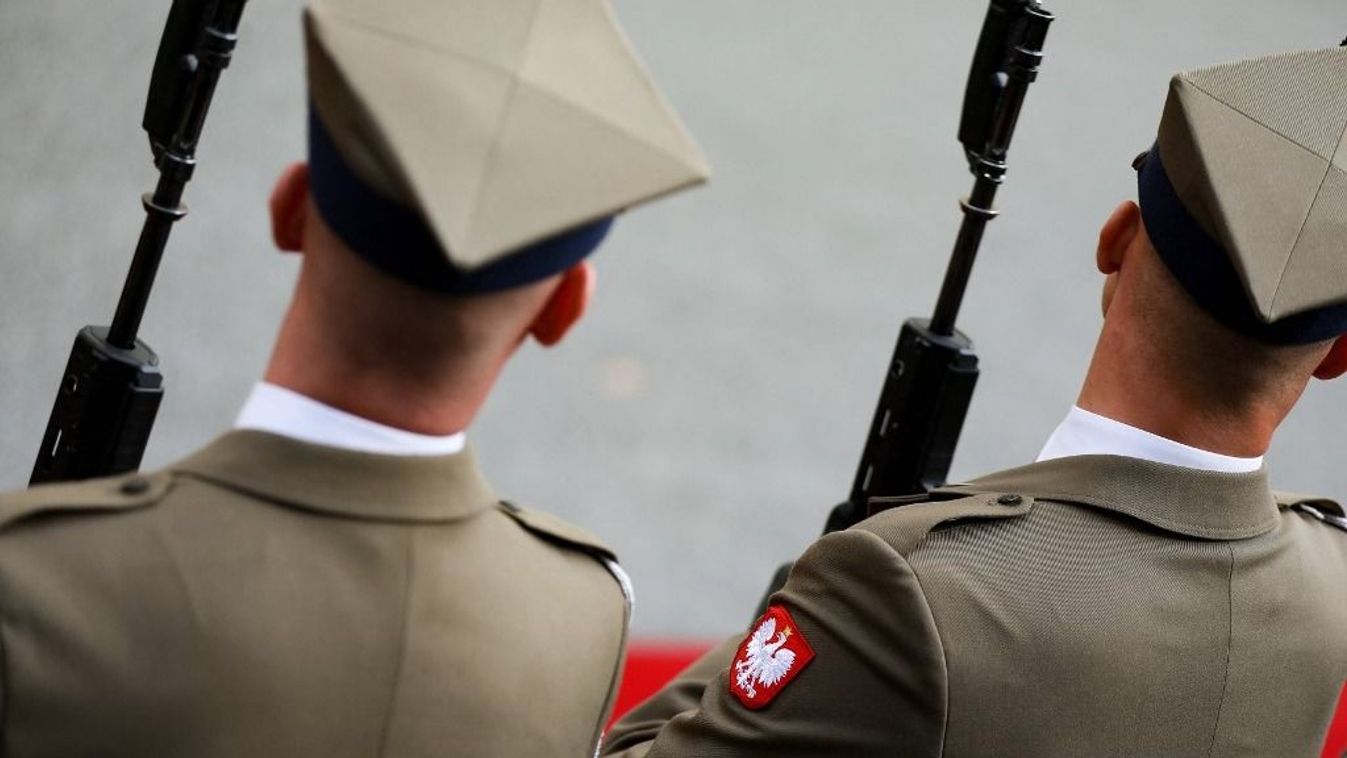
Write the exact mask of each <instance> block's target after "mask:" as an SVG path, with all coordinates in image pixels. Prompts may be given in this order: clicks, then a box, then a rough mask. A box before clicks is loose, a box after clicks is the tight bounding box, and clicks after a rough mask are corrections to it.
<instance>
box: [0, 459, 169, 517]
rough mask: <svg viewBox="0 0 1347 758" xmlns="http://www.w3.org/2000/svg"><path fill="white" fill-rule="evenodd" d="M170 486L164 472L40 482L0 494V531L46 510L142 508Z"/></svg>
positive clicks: (57, 511)
mask: <svg viewBox="0 0 1347 758" xmlns="http://www.w3.org/2000/svg"><path fill="white" fill-rule="evenodd" d="M172 486H173V475H172V474H170V473H168V472H160V473H157V474H125V475H122V476H116V477H109V478H106V479H91V480H88V481H83V482H63V483H59V484H44V485H40V486H37V487H33V488H31V489H27V490H23V491H22V492H14V493H10V494H7V495H3V496H0V530H3V529H6V528H8V527H10V526H13V525H14V524H16V523H18V522H20V521H23V520H25V519H28V518H32V517H34V516H39V515H45V514H50V513H77V512H85V511H91V512H96V511H125V510H132V509H135V508H143V507H145V506H148V505H152V504H153V503H155V502H157V501H158V500H159V499H160V498H162V497H163V496H164V495H165V494H166V493H167V492H168V490H169V489H170V488H171V487H172Z"/></svg>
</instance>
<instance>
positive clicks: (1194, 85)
mask: <svg viewBox="0 0 1347 758" xmlns="http://www.w3.org/2000/svg"><path fill="white" fill-rule="evenodd" d="M1180 80H1181V81H1182V82H1183V83H1184V84H1187V85H1189V86H1191V87H1192V88H1193V89H1195V90H1197V91H1198V92H1201V93H1202V94H1204V95H1206V96H1207V97H1208V98H1210V99H1211V100H1213V101H1214V102H1216V103H1218V104H1220V105H1222V106H1224V107H1225V108H1227V109H1229V110H1232V111H1234V112H1235V113H1238V114H1239V115H1241V116H1243V117H1245V118H1247V119H1249V120H1250V121H1252V122H1254V123H1255V124H1258V125H1259V126H1261V127H1263V128H1264V129H1267V130H1268V131H1270V132H1272V133H1273V134H1276V135H1277V136H1278V137H1281V138H1282V139H1284V140H1286V141H1287V142H1290V143H1291V144H1292V145H1295V146H1296V147H1298V148H1300V149H1301V150H1304V151H1305V152H1307V153H1309V154H1310V155H1313V156H1314V157H1315V158H1318V159H1319V160H1327V161H1328V162H1329V163H1332V162H1333V159H1332V158H1324V157H1323V156H1322V155H1320V154H1319V153H1317V152H1315V151H1314V149H1313V148H1310V147H1309V146H1308V145H1306V144H1305V143H1303V142H1301V141H1300V140H1298V139H1295V138H1294V137H1291V136H1290V135H1288V134H1284V133H1282V131H1281V130H1280V129H1277V128H1275V127H1273V126H1272V125H1270V124H1268V123H1266V122H1265V121H1263V119H1260V118H1258V117H1256V116H1253V115H1251V114H1250V113H1248V112H1247V111H1245V110H1244V109H1243V108H1239V107H1236V106H1235V105H1233V104H1231V103H1228V102H1226V101H1224V100H1222V99H1221V98H1219V97H1217V96H1216V95H1215V94H1213V93H1212V92H1211V91H1209V90H1208V89H1206V88H1205V87H1203V86H1202V85H1200V84H1198V83H1197V82H1194V81H1193V80H1191V79H1185V78H1180Z"/></svg>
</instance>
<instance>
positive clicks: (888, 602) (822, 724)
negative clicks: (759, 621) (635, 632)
mask: <svg viewBox="0 0 1347 758" xmlns="http://www.w3.org/2000/svg"><path fill="white" fill-rule="evenodd" d="M772 607H773V608H781V609H784V611H785V612H786V613H787V614H788V616H789V617H790V618H791V619H793V621H794V624H795V626H796V627H798V632H797V633H798V634H799V635H800V636H802V637H803V638H804V641H805V642H807V644H808V647H809V649H810V650H812V653H813V657H812V658H810V659H809V660H808V661H807V663H805V665H804V666H803V667H802V668H801V669H800V670H799V672H798V673H797V674H795V675H794V676H793V677H791V678H790V679H788V680H787V681H786V682H785V683H784V684H783V685H781V686H780V687H779V689H778V690H777V691H776V692H774V696H773V699H772V700H771V701H770V702H769V703H768V704H767V705H766V706H765V707H761V708H759V709H756V710H754V709H749V708H747V707H746V706H744V705H743V703H742V702H741V701H740V699H739V698H738V697H736V695H735V694H733V693H732V692H731V689H730V667H731V663H732V661H733V658H734V656H735V654H736V652H737V649H736V648H734V647H731V646H730V645H728V644H727V645H723V646H722V647H720V648H718V649H717V650H716V651H714V652H713V653H712V654H710V655H708V656H706V657H704V658H703V659H702V660H701V661H699V662H698V663H697V664H694V666H693V667H692V668H691V669H689V670H688V671H687V672H685V674H684V675H682V676H680V677H679V678H678V679H677V680H675V682H674V683H672V684H671V685H669V687H667V688H666V689H665V691H664V692H662V693H660V694H659V695H657V696H656V697H655V698H653V699H652V700H651V701H649V702H648V703H646V704H645V705H644V706H642V708H641V709H639V710H638V711H636V712H634V713H633V714H631V715H630V716H628V717H627V718H626V719H624V720H623V721H622V723H621V724H619V725H618V727H617V728H616V729H615V730H614V734H613V738H612V740H611V741H610V742H609V745H608V752H606V753H605V755H609V756H622V757H623V758H673V757H674V756H693V755H695V756H699V758H721V757H722V756H763V757H764V758H765V757H766V756H771V757H772V758H790V757H791V756H839V755H845V756H848V757H849V758H864V757H866V756H876V757H878V756H885V758H889V757H891V756H894V755H902V756H914V757H915V756H930V757H932V758H934V757H935V756H938V755H939V754H940V751H941V743H942V741H943V736H944V728H945V716H946V702H947V681H948V680H947V676H946V671H945V662H944V652H943V649H942V647H941V644H940V638H939V635H938V633H937V631H936V627H935V621H934V619H933V617H932V615H931V611H930V608H929V607H928V605H927V603H926V599H925V596H924V595H923V593H922V590H921V586H920V584H919V582H918V580H917V577H916V575H915V574H914V573H913V571H912V568H911V566H909V565H908V563H907V561H906V560H905V559H904V558H903V557H902V556H901V555H899V553H898V552H897V551H896V550H894V549H893V548H892V547H890V546H889V545H888V543H886V542H884V541H883V540H882V539H880V538H879V537H877V536H876V535H874V534H872V533H870V532H867V531H862V530H850V531H846V532H839V533H837V534H832V535H829V536H827V537H824V538H823V539H821V540H819V541H818V542H817V543H815V545H814V546H813V547H812V548H810V550H809V551H808V552H806V553H805V554H804V556H803V557H801V558H800V560H799V561H798V562H797V563H796V564H795V568H794V569H793V570H792V572H791V575H790V579H789V580H788V581H787V582H786V586H785V587H784V588H783V589H782V590H781V591H780V592H778V593H777V594H776V595H774V596H773V597H772ZM712 668H716V669H719V671H718V672H717V673H716V674H714V676H713V675H712V674H711V673H710V669H712ZM698 696H699V697H700V699H699V700H698V702H697V705H696V707H695V708H690V707H689V706H690V705H691V703H692V702H693V700H694V698H698ZM661 724H662V727H661V726H660V725H661ZM652 736H653V740H652V739H651V738H652Z"/></svg>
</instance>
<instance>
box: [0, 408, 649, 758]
mask: <svg viewBox="0 0 1347 758" xmlns="http://www.w3.org/2000/svg"><path fill="white" fill-rule="evenodd" d="M611 560H612V556H611V555H610V554H609V553H608V552H607V551H606V550H605V549H604V548H603V547H602V546H601V545H599V544H597V543H596V542H594V541H593V539H592V538H590V537H588V536H586V535H584V534H583V533H581V532H578V531H576V530H574V529H571V528H570V527H567V526H565V525H563V524H561V523H560V522H558V521H556V520H554V519H551V518H549V517H545V516H542V515H540V514H536V513H531V512H526V511H522V510H520V509H517V508H514V507H512V506H506V505H503V504H501V503H500V502H499V501H498V500H497V499H496V497H495V496H494V495H493V494H492V492H491V490H490V488H489V487H488V486H487V484H486V483H485V481H484V480H483V479H482V477H481V476H480V475H479V473H478V471H477V469H476V467H475V465H474V463H473V459H472V457H471V455H470V454H469V453H463V454H459V455H454V456H447V457H438V458H408V457H393V456H379V455H368V454H362V453H354V452H347V451H342V450H337V449H333V448H327V447H320V446H315V445H309V444H305V443H302V442H296V441H293V440H289V439H286V438H284V437H279V436H274V435H270V434H265V433H261V432H251V431H244V432H233V433H230V434H227V435H225V436H224V437H222V438H221V439H219V440H218V441H216V442H215V443H214V444H212V445H211V446H209V447H208V448H206V449H205V450H204V451H203V452H201V453H199V454H197V455H195V456H194V457H192V458H189V459H188V460H186V461H183V462H181V463H178V464H176V465H174V466H172V467H170V468H169V469H168V470H166V471H164V472H162V473H157V474H153V475H149V476H146V477H122V478H117V479H105V480H97V481H91V482H86V483H80V484H74V485H56V486H48V487H40V488H37V489H33V490H29V491H27V492H24V493H19V494H14V495H8V496H5V497H3V498H0V643H3V680H2V681H3V683H2V685H0V690H2V691H3V724H2V725H0V726H2V727H3V747H4V751H3V755H4V756H6V758H28V757H29V756H62V757H63V758H70V757H72V756H100V757H103V756H137V757H139V758H148V757H149V756H173V757H175V758H176V757H180V756H189V757H193V756H211V757H213V756H287V757H289V756H314V757H315V758H319V757H321V758H340V757H342V756H359V757H360V758H368V757H370V756H471V757H472V758H482V757H489V756H510V757H512V758H513V757H514V756H562V757H564V758H574V757H575V756H587V755H592V754H593V751H594V749H595V745H596V743H597V741H598V736H599V729H600V728H601V725H602V723H603V721H604V719H605V716H606V714H607V712H608V710H609V708H610V705H611V702H610V699H611V696H612V691H613V686H614V680H615V678H616V676H617V672H618V668H619V663H620V659H621V655H622V650H623V645H624V641H625V634H626V621H627V614H628V603H627V600H626V597H625V592H624V588H623V587H622V586H620V584H619V581H618V580H617V579H616V578H615V574H614V573H611V572H610V570H609V568H608V567H607V566H606V565H605V564H606V563H607V562H610V561H611Z"/></svg>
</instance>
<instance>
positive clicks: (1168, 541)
mask: <svg viewBox="0 0 1347 758" xmlns="http://www.w3.org/2000/svg"><path fill="white" fill-rule="evenodd" d="M934 500H935V501H933V502H927V503H923V504H916V505H906V506H905V507H901V508H893V509H892V510H887V511H884V512H882V513H879V514H878V515H876V516H874V517H872V518H871V519H869V520H868V521H866V522H864V523H862V524H860V525H859V526H857V527H856V528H854V529H851V530H849V531H845V532H841V533H837V534H833V535H830V536H827V537H825V538H823V539H822V540H820V541H819V542H817V543H816V544H815V545H814V546H813V547H812V548H811V549H810V550H809V551H808V552H806V553H805V554H804V556H803V557H802V558H801V559H800V560H799V561H798V562H797V563H796V564H795V567H794V569H793V571H792V573H791V575H790V579H789V581H788V582H787V584H786V586H785V588H784V589H783V590H782V591H781V592H779V593H778V594H777V595H775V597H774V598H773V602H774V603H776V604H779V605H781V606H783V607H784V608H785V609H786V610H787V611H788V612H789V613H790V614H791V615H792V616H793V618H794V620H795V622H796V624H797V626H798V633H799V634H801V635H803V636H804V638H805V639H806V640H807V641H808V643H809V645H810V646H812V649H813V651H814V653H815V657H814V658H813V659H812V660H811V661H809V662H808V663H807V664H806V665H805V666H804V667H803V668H802V669H801V670H800V671H799V672H798V674H797V675H796V677H795V678H794V679H793V680H791V681H789V682H788V683H787V684H786V685H785V686H784V687H782V688H781V689H780V690H779V691H778V692H777V694H776V697H775V700H773V701H771V703H770V704H769V705H768V706H767V707H765V708H763V709H761V710H749V709H747V708H745V707H744V706H742V705H741V704H740V702H739V700H737V699H736V698H735V697H734V696H733V695H732V694H731V692H730V689H729V681H728V677H727V673H726V669H727V667H728V666H729V664H730V661H731V658H732V657H733V656H734V654H735V647H736V646H737V644H738V643H739V640H738V639H735V640H732V641H730V642H727V643H726V644H725V645H723V646H722V647H721V648H719V649H717V650H715V651H713V652H712V653H710V654H709V655H708V656H706V657H705V658H704V659H703V660H702V661H700V662H699V663H697V664H695V665H694V666H693V667H692V668H691V669H690V670H689V671H687V672H685V673H684V674H683V675H682V676H681V677H680V679H678V680H676V681H675V682H674V683H673V684H672V685H670V686H669V687H668V688H667V689H665V690H664V691H663V692H662V693H660V694H659V695H657V696H656V697H655V698H653V699H652V700H651V701H648V702H647V703H645V704H644V705H642V706H641V707H639V708H638V709H637V710H636V711H635V712H633V713H631V714H630V715H628V716H627V717H626V718H624V719H623V720H622V722H621V723H620V724H619V725H618V726H617V727H615V728H614V730H613V732H612V734H611V735H610V736H609V738H608V739H607V740H606V745H605V754H607V755H621V756H628V757H633V756H650V757H651V758H655V757H658V758H666V757H668V756H697V757H698V758H718V757H719V756H772V758H788V757H789V756H846V757H847V758H861V757H863V756H887V757H893V756H902V757H903V758H934V757H935V756H942V757H944V758H1082V757H1084V756H1089V757H1090V758H1106V757H1108V756H1135V757H1138V758H1140V757H1144V758H1208V757H1215V756H1219V757H1227V756H1228V757H1234V756H1240V757H1246V756H1247V757H1253V756H1258V757H1260V758H1313V757H1316V756H1318V755H1319V751H1320V749H1321V748H1322V745H1323V744H1324V738H1325V733H1326V731H1327V729H1328V726H1329V721H1330V719H1331V717H1332V713H1333V710H1334V705H1335V703H1336V701H1337V699H1338V694H1339V692H1340V691H1341V690H1342V687H1343V680H1344V679H1347V531H1343V529H1342V528H1339V527H1338V526H1334V525H1333V524H1331V523H1326V522H1325V521H1323V520H1321V519H1320V516H1322V517H1324V518H1326V519H1328V520H1329V521H1332V519H1333V516H1334V515H1337V516H1341V513H1342V512H1341V509H1340V508H1338V506H1337V505H1336V504H1333V503H1330V502H1328V501H1323V500H1315V499H1305V498H1294V497H1281V498H1280V502H1279V498H1278V497H1277V496H1275V495H1274V493H1273V492H1272V490H1271V489H1270V488H1269V486H1268V481H1267V475H1266V472H1265V471H1262V472H1256V473H1252V474H1236V475H1232V474H1215V473H1205V472H1199V471H1194V470H1191V469H1181V468H1175V467H1171V466H1165V465H1162V464H1156V463H1149V462H1145V461H1139V460H1135V459H1129V458H1120V457H1109V456H1089V457H1079V458H1066V459H1061V460H1057V461H1051V462H1047V463H1042V464H1037V465H1033V466H1028V467H1025V468H1021V469H1016V470H1013V471H1009V472H1005V473H1001V474H996V475H993V476H991V477H988V478H986V479H982V480H979V481H977V482H976V483H974V484H972V485H971V486H967V487H959V488H954V489H951V490H947V491H942V492H939V493H937V494H936V496H935V498H934ZM661 727H662V731H661ZM656 733H658V738H656ZM652 740H653V746H652V744H651V741H652Z"/></svg>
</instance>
